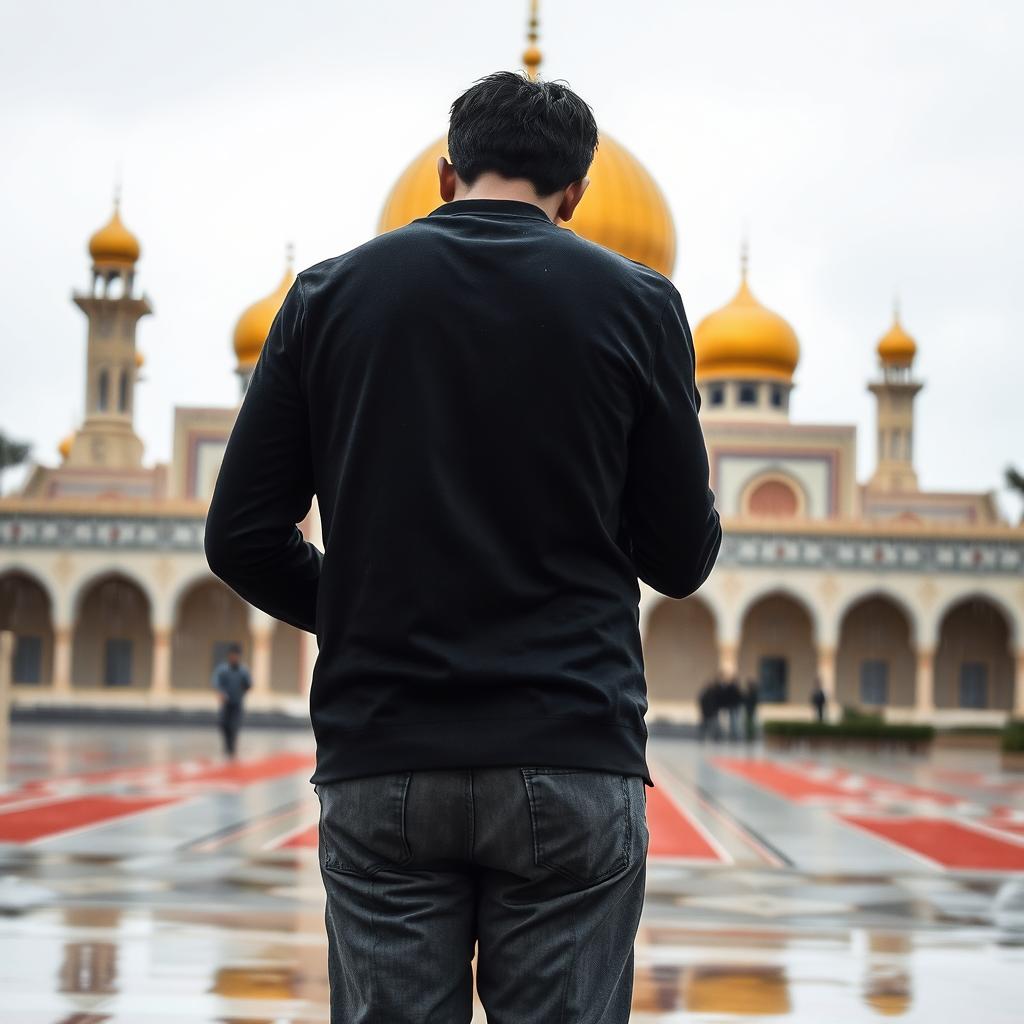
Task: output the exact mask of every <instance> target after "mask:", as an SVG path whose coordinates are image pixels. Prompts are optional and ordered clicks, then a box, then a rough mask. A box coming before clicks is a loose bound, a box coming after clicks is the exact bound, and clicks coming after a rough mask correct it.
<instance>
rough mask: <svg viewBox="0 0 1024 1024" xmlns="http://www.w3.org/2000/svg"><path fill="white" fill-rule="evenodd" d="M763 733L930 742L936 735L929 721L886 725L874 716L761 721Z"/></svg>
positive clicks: (806, 737) (840, 738)
mask: <svg viewBox="0 0 1024 1024" xmlns="http://www.w3.org/2000/svg"><path fill="white" fill-rule="evenodd" d="M764 732H765V735H766V736H779V737H783V738H786V739H794V740H795V739H836V740H876V741H889V742H893V743H929V742H931V740H933V739H934V738H935V729H934V728H933V727H932V726H930V725H902V724H893V725H888V724H886V723H885V722H884V721H882V719H881V718H879V717H877V716H868V717H867V718H865V719H854V720H852V721H842V722H783V721H767V722H765V723H764Z"/></svg>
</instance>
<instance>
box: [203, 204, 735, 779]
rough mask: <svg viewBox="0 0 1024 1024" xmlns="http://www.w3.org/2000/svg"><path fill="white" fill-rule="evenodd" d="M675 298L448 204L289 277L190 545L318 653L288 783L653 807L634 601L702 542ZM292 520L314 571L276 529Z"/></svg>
mask: <svg viewBox="0 0 1024 1024" xmlns="http://www.w3.org/2000/svg"><path fill="white" fill-rule="evenodd" d="M699 407H700V399H699V396H698V393H697V390H696V387H695V384H694V352H693V341H692V338H691V335H690V330H689V327H688V325H687V321H686V314H685V312H684V309H683V303H682V299H681V297H680V295H679V292H678V290H677V289H676V288H675V286H674V285H673V284H672V282H671V281H669V280H668V278H666V277H665V276H663V275H662V274H660V273H658V272H657V271H655V270H652V269H650V268H649V267H646V266H644V265H643V264H641V263H637V262H634V261H632V260H629V259H626V258H625V257H623V256H620V255H619V254H617V253H615V252H612V251H611V250H609V249H607V248H605V247H603V246H600V245H597V244H595V243H593V242H590V241H588V240H585V239H583V238H582V237H580V236H579V235H577V234H576V233H575V232H573V231H571V230H569V229H566V228H563V227H560V226H558V225H556V224H555V223H553V222H552V221H551V219H550V218H549V217H548V216H547V214H546V213H545V212H544V211H543V210H542V209H541V208H540V207H538V206H535V205H534V204H532V203H527V202H522V201H518V200H510V199H462V200H457V201H455V202H451V203H448V204H445V205H442V206H439V207H438V208H437V209H436V210H434V211H433V212H432V213H430V214H429V215H428V216H425V217H421V218H419V219H418V220H415V221H413V222H412V223H411V224H409V225H407V226H405V227H402V228H398V229H396V230H393V231H389V232H387V233H385V234H382V235H379V236H377V237H376V238H374V239H372V240H370V241H369V242H366V243H365V244H363V245H360V246H358V247H357V248H355V249H352V250H350V251H349V252H346V253H344V254H342V255H340V256H337V257H335V258H333V259H329V260H325V261H324V262H322V263H318V264H316V265H315V266H313V267H310V268H309V269H307V270H304V271H303V272H302V273H300V274H299V275H298V277H297V278H296V280H295V283H294V284H293V285H292V287H291V290H290V291H289V292H288V294H287V295H286V297H285V299H284V302H283V304H282V306H281V309H280V311H279V312H278V314H277V317H276V319H275V320H274V323H273V326H272V327H271V329H270V334H269V336H268V338H267V341H266V344H265V345H264V347H263V350H262V353H261V355H260V357H259V360H258V361H257V363H256V366H255V369H254V371H253V374H252V379H251V382H250V385H249V388H248V390H247V392H246V395H245V397H244V399H243V401H242V404H241V408H240V410H239V413H238V417H237V420H236V422H235V425H234V428H233V430H232V432H231V436H230V438H229V440H228V444H227V448H226V451H225V453H224V459H223V463H222V465H221V469H220V474H219V476H218V479H217V483H216V487H215V490H214V494H213V498H212V501H211V504H210V509H209V514H208V518H207V523H206V544H205V546H206V556H207V560H208V562H209V564H210V567H211V569H212V570H213V572H214V573H215V574H216V575H217V576H219V577H220V578H221V579H223V580H224V581H225V582H226V583H227V584H228V585H230V586H231V587H232V588H233V589H234V590H235V591H236V592H237V593H238V594H240V595H241V596H242V597H243V598H245V599H246V600H247V601H249V602H250V603H252V604H254V605H255V606H256V607H258V608H261V609H263V610H264V611H266V612H268V613H269V614H271V615H273V616H275V617H276V618H278V619H281V620H283V621H285V622H289V623H291V624H292V625H295V626H298V627H300V628H301V629H304V630H308V631H310V632H314V633H316V636H317V643H318V648H319V654H318V657H317V660H316V664H315V668H314V671H313V682H312V690H311V693H310V714H311V718H312V722H313V728H314V733H315V736H316V745H317V766H316V771H315V773H314V775H313V777H312V779H311V781H312V782H316V783H320V782H328V781H332V780H337V779H342V778H350V777H354V776H359V775H369V774H376V773H378V772H388V771H404V770H415V769H428V768H443V767H473V766H486V765H512V764H518V765H530V764H533V765H561V766H570V767H580V768H598V769H605V770H609V771H617V772H622V773H626V774H637V775H642V776H643V777H644V780H645V782H646V783H647V784H648V785H653V784H654V783H653V780H652V779H651V777H650V773H649V770H648V767H647V763H646V741H647V729H646V725H645V722H644V714H645V711H646V710H647V696H646V683H645V679H644V666H643V656H642V651H641V645H640V633H639V622H638V620H639V614H638V604H639V597H640V593H639V586H638V583H637V577H638V576H639V578H640V579H642V580H644V581H645V582H646V583H648V584H650V586H651V587H653V588H654V589H655V590H658V591H660V592H661V593H663V594H666V595H669V596H671V597H685V596H686V595H688V594H690V593H692V592H693V591H694V590H696V589H697V587H699V586H700V584H701V583H702V582H703V581H704V580H705V578H706V577H707V576H708V574H709V572H710V571H711V568H712V565H713V564H714V562H715V559H716V557H717V555H718V549H719V545H720V543H721V526H720V524H719V518H718V513H717V512H716V510H715V507H714V495H713V494H712V492H711V490H710V488H709V477H708V462H707V454H706V450H705V446H704V439H703V436H702V432H701V428H700V424H699V422H698V418H697V412H698V409H699ZM314 495H316V497H317V501H318V505H319V510H320V516H321V522H322V526H323V538H324V549H325V550H324V551H323V552H322V553H321V551H320V550H319V549H318V548H316V547H315V546H314V545H313V544H311V543H309V542H308V541H306V540H305V539H304V537H303V536H302V534H301V532H300V531H299V529H298V528H297V527H296V523H298V522H301V521H302V520H303V519H304V518H305V516H306V514H307V513H308V511H309V509H310V506H311V503H312V499H313V496H314Z"/></svg>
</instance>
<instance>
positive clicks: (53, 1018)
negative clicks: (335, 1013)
mask: <svg viewBox="0 0 1024 1024" xmlns="http://www.w3.org/2000/svg"><path fill="white" fill-rule="evenodd" d="M126 732H127V731H113V732H111V733H109V734H107V733H104V734H103V742H100V741H99V739H98V736H97V734H92V735H90V734H89V732H88V730H76V731H75V732H74V733H70V732H67V733H64V734H61V733H60V732H59V731H57V730H47V731H46V732H45V734H41V733H40V732H38V731H35V732H34V731H33V730H25V729H24V728H19V729H18V730H17V742H16V745H15V754H16V758H15V771H14V772H12V776H11V780H10V784H9V786H8V788H7V791H6V792H0V834H3V833H2V829H3V828H4V822H5V816H6V822H7V824H6V827H7V828H8V838H7V841H6V842H4V843H2V844H0V860H2V862H3V863H2V864H0V910H2V911H3V914H2V915H0V990H2V991H3V993H4V997H3V1002H2V1004H0V1005H2V1007H3V1009H2V1012H0V1019H3V1020H4V1022H6V1021H7V1020H11V1022H12V1024H101V1022H102V1024H129V1022H130V1024H149V1022H152V1024H190V1022H214V1021H217V1022H225V1024H228V1022H230V1024H244V1022H249V1024H285V1022H287V1024H306V1022H308V1024H312V1022H324V1021H327V1020H328V1019H329V1014H328V1011H327V1005H328V988H327V956H326V945H325V940H324V929H323V892H322V888H321V883H320V877H319V869H318V867H317V863H316V856H315V845H311V843H310V838H309V837H310V822H311V821H312V822H313V823H314V825H315V817H313V818H311V817H310V815H311V814H315V797H314V798H312V799H311V793H310V790H309V786H308V782H307V780H308V771H306V768H305V761H304V756H305V752H306V751H308V749H309V748H308V743H309V741H308V738H307V737H306V736H305V735H304V734H301V733H296V734H285V735H284V736H283V737H282V736H280V735H274V734H272V733H267V734H265V735H264V734H259V733H255V732H254V733H252V734H251V735H248V736H247V737H246V742H247V753H246V757H247V758H248V760H243V762H241V764H240V766H239V767H238V768H237V769H233V770H231V771H228V772H225V771H224V770H223V768H222V766H220V765H219V764H216V763H213V761H211V760H210V757H211V751H212V750H213V749H214V739H215V738H214V737H208V736H206V735H204V734H201V733H192V732H190V731H184V730H183V731H182V732H181V734H180V735H178V736H176V737H175V742H173V743H171V744H168V743H167V739H166V736H148V735H147V732H146V731H145V730H130V732H131V735H127V734H126ZM50 744H55V745H57V746H59V747H60V754H59V758H60V760H59V765H60V769H61V771H60V772H58V771H56V770H55V769H54V768H53V767H52V766H51V767H48V765H50V762H49V761H48V760H47V753H46V752H47V749H48V747H49V745H50ZM651 749H652V765H653V766H656V770H655V777H656V781H657V782H658V787H657V790H660V793H659V796H658V798H657V799H658V801H661V802H660V803H659V804H657V805H656V804H655V803H654V802H651V803H649V811H650V812H651V815H652V819H651V825H652V840H653V839H656V840H657V842H656V843H654V842H652V851H657V852H655V853H652V856H651V858H650V862H649V865H648V892H647V902H646V906H645V911H644V917H643V920H642V922H641V926H640V931H639V934H638V936H637V943H636V954H637V955H636V973H635V981H634V998H633V1008H634V1012H633V1020H634V1021H636V1022H640V1024H643V1022H656V1021H666V1022H673V1024H675V1022H680V1021H688V1022H689V1021H702V1022H718V1021H724V1020H733V1019H744V1018H750V1019H763V1020H769V1019H777V1020H786V1021H792V1022H796V1024H800V1022H812V1021H813V1022H815V1024H817V1022H821V1021H829V1022H832V1021H837V1022H843V1021H869V1020H874V1019H876V1018H878V1017H900V1018H902V1019H903V1020H905V1021H908V1022H924V1021H927V1022H929V1024H932V1022H936V1021H939V1022H942V1021H958V1022H959V1021H963V1020H970V1019H971V1018H973V1017H976V1018H978V1019H979V1020H983V1021H984V1022H985V1024H998V1022H1002V1021H1005V1022H1010V1021H1014V1022H1017V1021H1019V1020H1020V1019H1021V1016H1020V1012H1019V1003H1020V995H1021V991H1022V983H1021V982H1020V980H1019V979H1020V978H1021V977H1024V872H1020V871H1016V870H1011V869H1006V868H1003V867H997V866H995V867H990V868H987V869H984V870H983V869H981V868H977V867H974V868H971V869H970V870H966V869H961V868H956V867H949V866H948V865H947V863H945V861H947V860H948V861H954V860H956V859H957V858H959V859H960V860H963V859H964V857H965V855H964V854H963V852H962V851H961V852H960V853H957V851H949V850H947V851H936V852H935V854H936V855H935V856H932V855H931V853H930V854H929V855H928V856H922V855H921V854H920V852H919V850H917V849H915V848H914V846H903V845H900V844H899V843H897V842H893V841H892V840H890V839H888V838H886V839H882V838H880V837H878V836H876V835H874V834H872V833H869V832H865V831H864V830H863V829H861V828H859V827H855V826H852V825H850V824H849V823H848V822H847V820H846V818H847V817H849V816H851V815H853V816H858V815H859V816H862V817H864V816H870V817H872V819H876V818H877V819H878V820H882V821H886V822H888V821H898V822H906V821H913V820H916V816H919V817H921V818H922V819H926V820H928V821H932V822H936V821H938V822H941V823H943V824H944V825H948V826H950V827H949V828H947V829H946V830H945V831H944V832H943V833H942V834H943V835H944V836H947V837H948V836H953V837H954V838H955V837H956V836H957V835H959V834H960V833H961V832H964V833H966V834H969V835H971V836H973V835H974V834H975V833H978V834H982V835H984V836H985V837H986V838H992V839H995V840H997V842H998V844H999V845H996V846H994V847H988V846H984V845H977V844H975V845H974V846H972V847H971V851H970V853H971V856H972V857H977V856H982V855H985V854H986V851H988V850H991V851H992V855H993V856H994V857H995V859H996V863H997V864H1001V863H1003V862H1005V861H1007V860H1008V859H1009V862H1010V863H1013V860H1012V858H1013V852H1014V851H1015V850H1016V849H1017V848H1018V846H1019V847H1020V848H1021V849H1024V837H1019V836H1016V837H1015V836H1014V832H1013V830H1012V829H1006V828H1003V827H1002V823H1004V822H1006V821H1009V822H1013V823H1015V822H1017V821H1018V820H1020V815H1021V811H1022V810H1024V784H1020V785H1019V784H1018V782H1017V780H1015V779H1013V778H1012V777H1007V776H1000V775H999V774H998V773H997V772H996V771H995V767H994V765H992V764H988V763H986V762H984V761H983V760H978V759H975V760H974V761H966V760H960V761H958V762H956V763H955V764H954V765H952V766H951V765H950V764H949V763H943V764H930V763H928V762H924V761H920V762H912V761H909V760H903V761H900V760H893V761H892V762H886V761H884V760H883V759H879V758H874V759H873V760H872V762H871V764H870V765H869V766H860V765H858V764H856V763H855V762H853V761H851V760H850V759H845V760H844V761H843V762H842V763H841V764H840V763H838V762H829V763H815V764H810V763H805V762H800V761H795V760H793V761H787V762H784V763H778V764H774V763H773V764H769V763H768V762H765V761H760V760H758V759H753V760H751V761H745V762H743V763H737V762H736V761H735V758H733V759H732V760H725V759H723V758H721V757H716V752H715V751H714V750H711V751H701V750H700V749H699V748H698V747H696V746H694V745H691V744H686V743H683V742H679V741H668V740H659V739H652V741H651ZM104 752H106V754H107V756H108V760H106V761H105V760H104V758H103V756H102V754H103V753H104ZM982 756H984V755H982ZM112 769H113V770H112ZM868 769H869V770H870V772H871V773H873V774H872V775H870V776H866V775H862V774H861V772H862V770H865V771H866V770H868ZM880 774H882V775H885V776H886V779H887V780H888V781H887V782H886V783H885V785H884V786H882V787H881V789H884V793H882V794H881V795H879V793H880V784H879V783H878V781H877V779H878V776H879V775H880ZM864 778H870V779H871V780H872V785H871V787H870V788H871V790H872V792H871V793H869V794H867V795H865V791H864V790H865V787H864V785H863V779H864ZM949 779H953V780H955V786H953V785H950V784H948V781H947V780H949ZM33 780H35V781H33ZM44 782H45V785H44V784H43V783H44ZM652 792H654V791H652ZM99 797H103V798H104V800H106V801H107V803H104V802H102V801H100V800H99V799H98V798H99ZM83 799H84V800H92V801H93V802H92V803H91V804H89V808H90V810H89V814H88V815H86V817H89V818H90V822H91V823H90V824H88V825H87V826H84V827H83V826H82V825H81V824H76V825H75V826H74V828H71V829H67V828H64V827H62V825H63V822H62V820H61V818H60V815H61V814H62V813H63V812H62V811H60V809H59V808H60V807H62V806H66V805H68V804H69V803H71V802H75V801H79V800H83ZM122 799H124V800H127V801H135V802H136V803H137V802H138V801H149V802H151V803H152V806H151V807H148V808H147V809H146V810H143V811H138V810H137V808H136V804H134V803H133V804H131V805H130V806H131V807H132V808H133V810H132V812H131V813H130V814H114V813H112V808H114V807H115V804H116V801H118V800H122ZM110 801H114V803H110ZM153 801H157V802H155V803H153ZM33 806H35V807H40V808H44V809H45V808H49V811H48V812H47V813H49V814H50V816H51V818H52V819H53V820H52V821H50V822H49V824H48V825H47V826H46V829H47V830H48V831H47V830H44V834H43V835H42V837H41V838H40V835H39V833H40V828H41V825H40V822H39V821H38V820H37V821H35V822H30V823H29V825H28V826H27V825H26V824H25V816H24V815H22V816H21V817H14V815H16V814H19V813H20V812H21V811H23V810H24V809H26V808H28V809H31V808H32V807H33ZM117 810H123V808H122V807H117ZM74 814H75V815H76V817H74V819H73V820H74V821H76V822H79V823H80V822H81V820H82V817H83V814H84V812H83V809H82V807H81V806H79V807H78V808H77V809H76V810H75V812H74ZM993 821H994V822H996V823H997V824H998V825H1000V827H999V828H990V827H989V826H988V825H981V824H977V823H978V822H993ZM18 829H22V830H26V833H25V834H27V835H30V836H32V837H33V838H30V839H27V840H22V841H15V840H14V839H11V838H10V837H11V835H15V836H16V835H17V834H18V832H17V830H18ZM958 830H960V831H958ZM313 831H314V833H315V829H314V830H313ZM894 834H898V833H894ZM1014 844H1017V845H1014ZM915 845H916V846H919V845H920V843H919V842H917V840H915ZM979 851H980V853H979ZM1007 851H1009V853H1008V852H1007ZM954 855H956V856H954ZM474 966H475V963H474ZM483 1021H485V1014H484V1011H483V1008H482V1007H480V1006H477V1007H476V1012H475V1016H474V1022H475V1024H482V1022H483Z"/></svg>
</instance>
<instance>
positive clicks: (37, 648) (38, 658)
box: [12, 635, 43, 683]
mask: <svg viewBox="0 0 1024 1024" xmlns="http://www.w3.org/2000/svg"><path fill="white" fill-rule="evenodd" d="M12 678H13V681H14V682H16V683H41V682H42V681H43V638H42V637H41V636H21V635H19V636H18V638H17V639H16V640H15V642H14V675H13V677H12Z"/></svg>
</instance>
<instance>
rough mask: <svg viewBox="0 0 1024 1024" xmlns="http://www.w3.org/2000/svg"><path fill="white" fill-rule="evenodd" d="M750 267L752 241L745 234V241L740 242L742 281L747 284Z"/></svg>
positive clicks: (744, 233) (745, 233)
mask: <svg viewBox="0 0 1024 1024" xmlns="http://www.w3.org/2000/svg"><path fill="white" fill-rule="evenodd" d="M749 266H750V240H749V239H748V238H747V232H746V231H745V230H744V232H743V241H741V242H740V280H741V281H742V282H743V283H744V284H746V283H747V269H748V268H749Z"/></svg>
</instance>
